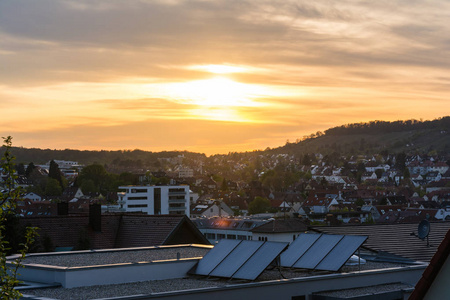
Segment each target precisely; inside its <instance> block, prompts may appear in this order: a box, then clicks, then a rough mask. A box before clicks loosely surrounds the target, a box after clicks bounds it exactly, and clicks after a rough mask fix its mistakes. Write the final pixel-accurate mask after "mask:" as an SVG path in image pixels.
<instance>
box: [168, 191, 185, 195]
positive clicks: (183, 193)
mask: <svg viewBox="0 0 450 300" xmlns="http://www.w3.org/2000/svg"><path fill="white" fill-rule="evenodd" d="M184 195H186V192H169V196H184Z"/></svg>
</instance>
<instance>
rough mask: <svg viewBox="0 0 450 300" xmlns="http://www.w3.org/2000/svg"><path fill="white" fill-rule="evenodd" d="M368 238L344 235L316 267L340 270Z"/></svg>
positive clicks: (317, 268) (318, 268)
mask: <svg viewBox="0 0 450 300" xmlns="http://www.w3.org/2000/svg"><path fill="white" fill-rule="evenodd" d="M366 240H367V236H351V235H346V236H344V238H343V239H341V240H340V241H339V243H338V244H337V245H336V246H335V247H334V248H333V250H331V251H330V252H329V253H328V255H327V256H325V257H324V258H323V259H322V261H321V262H320V263H319V264H318V265H317V266H316V268H315V269H316V270H326V271H338V270H339V269H340V268H341V267H342V266H343V265H344V264H345V263H346V262H347V260H348V259H349V258H350V257H351V256H352V255H353V253H355V252H356V250H357V249H358V248H359V247H360V246H361V245H362V244H363V243H364V242H365V241H366Z"/></svg>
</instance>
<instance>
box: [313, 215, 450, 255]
mask: <svg viewBox="0 0 450 300" xmlns="http://www.w3.org/2000/svg"><path fill="white" fill-rule="evenodd" d="M312 229H313V230H314V231H317V232H323V233H328V234H345V235H366V236H368V237H369V238H368V239H367V241H366V243H365V244H364V246H365V247H367V248H369V249H372V250H376V251H384V252H388V253H391V254H395V255H400V256H402V257H405V258H409V259H413V260H416V261H430V260H431V258H432V257H433V255H434V253H436V250H437V247H438V245H439V244H440V243H441V241H442V240H443V239H444V236H445V234H446V233H447V231H448V230H449V229H450V222H430V234H429V243H430V247H427V242H426V241H422V240H420V239H419V238H418V237H416V236H414V235H411V233H416V234H417V229H418V224H417V223H409V224H380V225H346V226H335V227H321V226H315V227H313V228H312Z"/></svg>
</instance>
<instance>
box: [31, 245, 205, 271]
mask: <svg viewBox="0 0 450 300" xmlns="http://www.w3.org/2000/svg"><path fill="white" fill-rule="evenodd" d="M212 247H213V246H208V245H177V246H155V247H142V248H122V249H104V250H87V251H68V252H60V253H58V252H52V253H44V254H43V253H40V254H29V256H27V257H26V258H25V259H24V260H23V264H25V265H27V264H37V265H47V266H59V267H68V268H70V267H87V266H98V265H112V264H120V263H136V262H152V261H161V260H170V259H177V258H194V257H203V256H204V255H205V254H206V253H207V252H208V251H209V250H210V249H211V248H212ZM178 256H179V257H178Z"/></svg>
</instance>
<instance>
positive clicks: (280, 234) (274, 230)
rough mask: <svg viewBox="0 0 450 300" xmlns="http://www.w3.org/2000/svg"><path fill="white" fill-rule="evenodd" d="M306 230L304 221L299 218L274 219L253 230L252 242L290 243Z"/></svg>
mask: <svg viewBox="0 0 450 300" xmlns="http://www.w3.org/2000/svg"><path fill="white" fill-rule="evenodd" d="M307 230H308V225H307V223H306V222H305V221H303V220H301V219H299V218H290V219H274V220H271V221H269V222H267V223H265V224H262V225H260V226H258V227H255V228H253V229H252V230H251V231H252V234H253V240H259V241H272V242H289V243H290V242H292V241H294V240H295V239H296V237H297V236H298V235H299V234H300V233H304V232H306V231H307Z"/></svg>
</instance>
